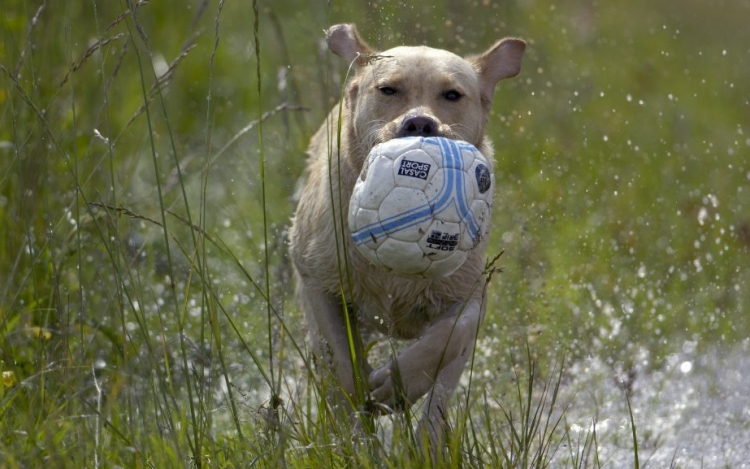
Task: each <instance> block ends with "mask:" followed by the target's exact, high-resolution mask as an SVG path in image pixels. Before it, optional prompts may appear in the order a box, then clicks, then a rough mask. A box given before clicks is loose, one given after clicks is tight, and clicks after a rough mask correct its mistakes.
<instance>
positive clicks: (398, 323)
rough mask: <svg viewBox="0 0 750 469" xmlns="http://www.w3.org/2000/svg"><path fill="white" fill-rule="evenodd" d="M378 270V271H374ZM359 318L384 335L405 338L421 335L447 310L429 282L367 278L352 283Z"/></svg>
mask: <svg viewBox="0 0 750 469" xmlns="http://www.w3.org/2000/svg"><path fill="white" fill-rule="evenodd" d="M372 270H375V269H372ZM352 289H353V298H354V301H355V304H356V307H357V312H358V315H359V318H360V319H361V320H363V321H365V322H366V323H367V324H368V325H369V326H371V327H374V328H375V329H377V330H379V331H380V332H383V333H387V334H389V335H393V336H396V337H399V338H403V339H410V338H414V337H416V336H418V335H419V334H420V333H421V332H422V330H423V329H424V327H425V326H427V325H428V324H429V323H430V322H431V321H432V320H433V319H434V318H435V317H436V316H438V315H439V314H440V312H441V310H442V309H444V307H443V302H444V299H443V298H441V295H439V294H436V293H437V292H436V291H434V288H433V286H432V283H431V282H429V281H421V280H412V279H405V278H399V277H395V276H391V275H379V272H377V273H375V274H374V275H363V276H360V277H359V278H358V279H356V280H354V282H353V284H352Z"/></svg>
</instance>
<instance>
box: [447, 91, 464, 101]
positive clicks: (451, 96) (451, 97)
mask: <svg viewBox="0 0 750 469" xmlns="http://www.w3.org/2000/svg"><path fill="white" fill-rule="evenodd" d="M462 96H463V95H462V94H461V93H459V92H458V91H456V90H448V91H446V92H445V93H443V97H444V98H445V99H447V100H448V101H458V100H459V99H461V97H462Z"/></svg>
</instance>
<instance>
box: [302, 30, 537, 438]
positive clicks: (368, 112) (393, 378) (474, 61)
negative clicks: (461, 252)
mask: <svg viewBox="0 0 750 469" xmlns="http://www.w3.org/2000/svg"><path fill="white" fill-rule="evenodd" d="M326 39H327V43H328V47H329V49H330V50H331V51H332V52H333V53H335V54H336V55H338V56H340V57H342V58H343V59H344V60H346V61H348V62H350V63H352V64H353V68H354V69H355V75H354V77H353V78H352V79H351V80H350V81H349V83H348V84H347V85H346V89H345V94H344V99H343V101H342V102H341V103H339V104H338V105H337V106H335V107H334V109H333V110H332V111H331V113H330V114H329V116H328V117H327V120H326V122H324V123H323V125H322V126H321V128H320V130H318V132H317V133H316V134H315V135H314V137H313V138H312V141H311V143H310V146H309V149H308V157H309V160H308V168H307V179H306V183H305V185H304V187H303V189H302V192H301V195H300V199H299V203H298V206H297V210H296V213H295V216H294V219H293V223H292V228H291V232H290V252H291V257H292V261H293V265H294V271H295V280H296V295H297V298H298V301H299V303H300V306H301V307H302V309H303V310H304V311H305V313H306V314H307V315H308V317H309V318H310V322H311V329H312V331H311V335H312V336H313V339H314V341H315V344H316V346H315V348H314V350H315V352H316V354H319V357H318V358H320V357H321V356H327V357H328V363H329V366H330V368H329V371H330V372H331V373H332V374H333V376H335V378H336V383H337V385H338V386H339V389H340V391H341V394H342V395H344V396H347V397H348V399H346V400H347V401H348V402H350V403H352V404H353V405H354V406H355V407H359V406H360V405H361V404H363V403H362V402H360V400H362V399H363V397H364V398H365V399H371V400H372V402H374V403H375V405H376V407H379V408H385V409H394V410H396V409H399V408H402V407H403V406H404V405H411V404H413V403H414V402H415V401H417V400H418V399H419V398H421V397H423V396H425V395H426V394H427V395H428V399H427V400H426V405H425V407H426V408H425V413H424V417H423V418H422V421H421V424H420V425H421V426H422V427H423V428H425V429H427V430H428V431H429V434H430V437H431V440H434V439H435V438H441V436H440V435H441V434H442V429H443V428H444V426H445V423H446V422H445V416H446V406H447V404H448V400H449V399H450V397H451V395H452V393H453V391H454V389H455V388H456V386H457V384H458V381H459V378H460V376H461V373H462V371H463V369H464V366H465V365H466V362H467V360H468V359H469V358H470V356H471V353H472V350H473V347H474V342H475V339H476V336H477V333H478V330H479V327H480V326H481V323H482V320H483V317H484V311H485V306H484V304H485V302H484V297H483V295H484V288H483V287H484V275H483V270H484V267H485V249H486V244H487V236H483V237H482V240H481V242H480V244H479V245H478V246H477V247H476V248H475V249H474V250H472V251H471V253H470V254H469V256H468V258H467V260H466V262H465V263H464V264H463V265H462V266H461V267H460V268H459V269H458V270H457V271H456V272H455V273H453V274H451V275H450V276H448V277H445V278H440V279H434V280H428V279H418V278H404V277H398V276H395V275H393V274H391V273H388V272H386V271H385V270H383V269H380V268H378V267H376V266H374V265H371V264H370V263H369V262H368V261H367V260H366V259H365V258H364V257H363V256H362V255H360V254H359V253H358V252H357V250H356V249H355V247H354V245H353V243H352V241H351V236H350V233H349V230H348V226H347V222H346V220H347V213H348V209H349V207H348V205H349V198H350V196H351V193H352V189H353V187H354V184H355V181H356V179H357V177H358V176H359V173H360V170H361V169H362V166H363V163H364V161H365V160H366V158H367V155H368V153H369V152H370V150H371V149H372V148H373V147H374V146H375V145H377V144H378V143H380V142H384V141H387V140H389V139H392V138H398V137H403V136H411V135H421V136H442V137H447V138H451V139H459V140H465V141H468V142H470V143H472V144H473V145H474V146H476V147H477V148H478V149H479V150H480V151H481V152H482V153H483V154H484V155H485V156H486V157H487V159H488V160H490V162H491V161H492V157H493V153H494V151H493V147H492V144H491V142H490V141H489V140H488V139H487V137H486V136H485V127H486V125H487V120H488V115H489V111H490V108H491V106H492V101H493V95H494V90H495V85H496V84H497V82H498V81H500V80H502V79H504V78H509V77H513V76H515V75H516V74H518V73H519V71H520V67H521V57H522V56H523V52H524V49H525V43H524V42H523V41H521V40H519V39H514V38H506V39H503V40H501V41H498V42H497V43H495V44H494V45H493V46H492V47H490V48H489V49H488V50H487V51H485V52H484V53H482V54H480V55H477V56H473V57H469V58H466V59H464V58H461V57H459V56H457V55H455V54H453V53H451V52H448V51H444V50H439V49H433V48H429V47H424V46H419V47H396V48H393V49H389V50H386V51H383V52H376V51H375V50H373V49H372V48H371V47H370V46H368V45H367V44H366V43H365V42H364V41H363V40H362V39H361V37H360V35H359V33H358V31H357V29H356V27H355V26H354V25H351V24H340V25H336V26H333V27H331V28H330V29H329V30H328V31H327V32H326ZM339 123H340V124H341V133H340V135H339V133H338V126H339ZM344 255H345V256H346V259H344V257H343V256H344ZM342 293H343V296H342ZM342 297H343V298H345V299H346V303H347V304H346V306H347V308H346V309H345V308H344V305H343V303H342ZM345 311H348V312H349V315H348V316H349V317H348V319H349V322H350V329H351V330H352V331H353V332H354V334H353V335H354V343H353V350H354V353H353V354H352V352H351V350H350V341H349V339H348V337H349V335H348V333H347V317H346V315H345ZM360 326H361V327H362V328H365V327H371V328H375V329H377V330H380V331H381V332H382V333H384V334H386V335H388V336H390V337H393V338H398V339H411V340H413V341H412V342H411V343H410V345H408V346H407V347H406V348H404V349H403V350H401V351H399V352H398V354H397V356H396V357H394V358H393V359H392V360H391V361H390V362H389V363H386V364H384V365H382V366H379V367H377V368H374V369H373V368H372V367H370V365H369V364H368V363H367V358H366V356H365V352H364V347H363V341H362V337H361V335H360V333H359V330H360ZM321 339H322V340H321ZM352 356H354V357H356V358H355V361H356V362H357V367H356V371H357V373H355V367H354V365H353V360H352ZM318 361H320V360H318ZM358 389H359V390H361V391H364V392H359V393H358V392H357V390H358ZM428 393H429V394H428Z"/></svg>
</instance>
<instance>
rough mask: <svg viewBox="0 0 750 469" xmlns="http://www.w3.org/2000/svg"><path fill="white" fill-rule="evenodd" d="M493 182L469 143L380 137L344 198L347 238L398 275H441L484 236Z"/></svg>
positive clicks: (483, 160) (485, 164) (461, 260)
mask: <svg viewBox="0 0 750 469" xmlns="http://www.w3.org/2000/svg"><path fill="white" fill-rule="evenodd" d="M494 186H495V178H494V176H493V175H492V173H491V171H490V165H489V163H488V161H487V159H486V158H485V157H484V155H482V154H481V153H480V152H479V150H477V149H476V147H474V146H473V145H471V144H470V143H467V142H463V141H457V140H451V139H447V138H442V137H405V138H398V139H393V140H389V141H387V142H384V143H381V144H379V145H377V146H376V147H375V148H373V149H372V151H371V152H370V154H369V155H368V157H367V161H366V162H365V164H364V167H363V168H362V172H361V174H360V176H359V178H358V179H357V183H356V185H355V186H354V192H353V193H352V197H351V200H350V201H349V229H350V231H351V234H352V240H353V241H354V245H355V246H356V247H357V249H358V250H359V252H360V253H362V254H363V255H364V256H365V257H366V258H367V259H368V260H369V261H370V262H371V263H373V264H375V265H377V266H380V267H382V268H384V269H386V270H388V271H391V272H394V273H396V274H398V275H401V276H405V277H423V278H432V279H434V278H440V277H445V276H448V275H450V274H452V273H453V272H455V271H456V270H457V269H458V268H459V267H461V265H462V264H463V263H464V261H465V260H466V257H467V256H468V254H469V251H471V250H472V249H474V248H475V247H476V246H477V245H478V244H479V242H480V241H481V240H482V239H483V238H484V237H485V236H487V234H488V231H489V226H490V213H491V208H492V195H493V193H494V189H495V187H494Z"/></svg>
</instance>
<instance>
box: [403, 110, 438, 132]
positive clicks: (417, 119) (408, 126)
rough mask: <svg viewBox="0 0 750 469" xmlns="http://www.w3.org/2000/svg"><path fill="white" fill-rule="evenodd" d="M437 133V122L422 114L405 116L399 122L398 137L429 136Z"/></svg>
mask: <svg viewBox="0 0 750 469" xmlns="http://www.w3.org/2000/svg"><path fill="white" fill-rule="evenodd" d="M435 135H438V123H437V121H435V119H433V118H432V117H428V116H424V115H416V116H407V117H406V118H404V121H403V122H402V123H401V129H400V130H399V131H398V137H431V136H435Z"/></svg>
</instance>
